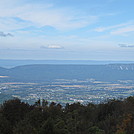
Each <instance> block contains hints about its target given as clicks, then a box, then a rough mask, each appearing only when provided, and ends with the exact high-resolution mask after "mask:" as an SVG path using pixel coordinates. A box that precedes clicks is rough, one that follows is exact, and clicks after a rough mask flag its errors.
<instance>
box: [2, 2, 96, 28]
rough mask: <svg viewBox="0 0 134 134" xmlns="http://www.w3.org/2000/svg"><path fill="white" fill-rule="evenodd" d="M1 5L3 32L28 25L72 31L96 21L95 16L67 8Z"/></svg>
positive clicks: (35, 5) (39, 5) (32, 4)
mask: <svg viewBox="0 0 134 134" xmlns="http://www.w3.org/2000/svg"><path fill="white" fill-rule="evenodd" d="M2 3H3V4H1V5H0V19H1V21H0V29H4V30H5V29H7V30H8V29H10V30H14V29H17V28H18V29H21V28H24V27H27V26H28V25H29V24H30V25H31V26H35V27H37V28H40V27H44V26H51V27H53V28H56V29H58V30H72V29H77V28H82V27H85V26H88V25H90V24H93V23H95V22H96V21H97V19H98V17H97V16H92V15H83V14H82V13H80V12H78V11H76V10H72V9H71V8H69V7H68V8H67V7H66V8H57V7H55V6H54V5H52V4H47V3H45V4H41V3H38V4H37V3H36V4H35V3H23V4H22V5H18V4H15V5H16V6H13V5H11V6H7V7H6V4H4V2H2ZM10 3H11V2H10ZM16 3H17V2H16ZM9 5H10V4H9ZM3 6H4V8H3ZM7 9H8V10H7ZM14 18H19V19H20V20H16V19H14ZM2 21H4V22H2Z"/></svg>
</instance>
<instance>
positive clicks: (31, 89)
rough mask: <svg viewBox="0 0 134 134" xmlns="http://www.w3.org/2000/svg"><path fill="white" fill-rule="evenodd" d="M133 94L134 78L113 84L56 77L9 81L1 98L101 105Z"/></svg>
mask: <svg viewBox="0 0 134 134" xmlns="http://www.w3.org/2000/svg"><path fill="white" fill-rule="evenodd" d="M1 77H2V76H1ZM132 95H134V81H133V80H124V81H123V80H122V81H121V80H118V81H117V82H114V83H112V82H102V81H97V80H95V79H86V80H82V81H80V80H77V79H72V80H69V79H56V80H55V81H52V82H44V83H23V82H11V83H9V82H7V83H1V84H0V98H1V101H4V100H6V99H9V98H13V97H15V98H19V99H21V100H22V101H24V102H28V103H31V104H33V103H34V102H35V101H37V100H38V99H41V100H42V99H45V100H47V101H49V102H52V101H54V102H57V103H60V104H63V105H64V104H66V103H74V102H80V103H82V104H87V103H89V102H92V103H95V104H98V103H101V102H105V101H107V100H108V99H117V98H126V97H128V96H132ZM5 96H6V97H7V96H8V98H5Z"/></svg>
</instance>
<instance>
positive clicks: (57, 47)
mask: <svg viewBox="0 0 134 134" xmlns="http://www.w3.org/2000/svg"><path fill="white" fill-rule="evenodd" d="M40 48H41V49H63V48H64V47H62V46H60V45H48V46H41V47H40Z"/></svg>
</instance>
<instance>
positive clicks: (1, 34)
mask: <svg viewBox="0 0 134 134" xmlns="http://www.w3.org/2000/svg"><path fill="white" fill-rule="evenodd" d="M8 36H10V37H13V35H12V34H11V33H4V32H0V37H8Z"/></svg>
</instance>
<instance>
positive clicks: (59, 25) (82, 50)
mask: <svg viewBox="0 0 134 134" xmlns="http://www.w3.org/2000/svg"><path fill="white" fill-rule="evenodd" d="M133 5H134V0H12V1H11V0H1V1H0V59H35V60H125V61H127V60H128V61H134V15H133V13H134V8H133Z"/></svg>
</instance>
